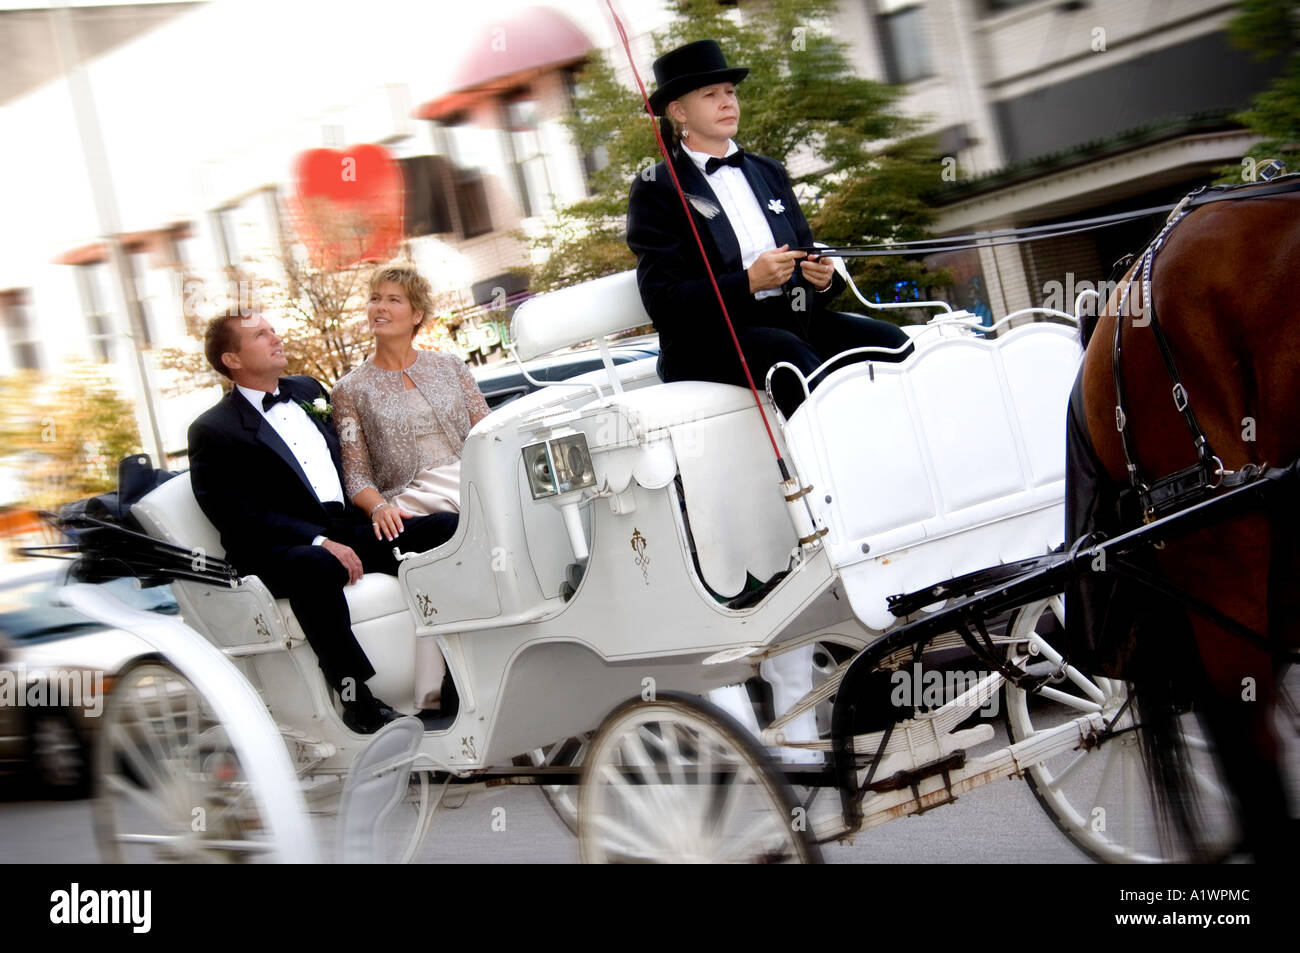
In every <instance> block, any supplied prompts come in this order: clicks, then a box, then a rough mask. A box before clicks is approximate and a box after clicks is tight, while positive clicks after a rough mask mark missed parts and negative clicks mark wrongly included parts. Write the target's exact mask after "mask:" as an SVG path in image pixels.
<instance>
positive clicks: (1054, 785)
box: [1047, 751, 1088, 790]
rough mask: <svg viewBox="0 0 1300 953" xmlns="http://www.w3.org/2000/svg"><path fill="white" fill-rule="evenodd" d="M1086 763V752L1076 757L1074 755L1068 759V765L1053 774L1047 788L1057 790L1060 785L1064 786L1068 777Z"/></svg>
mask: <svg viewBox="0 0 1300 953" xmlns="http://www.w3.org/2000/svg"><path fill="white" fill-rule="evenodd" d="M1087 761H1088V752H1087V751H1081V752H1079V753H1078V754H1077V755H1075V756H1074V757H1073V758H1071V759H1070V763H1069V764H1067V765H1066V766H1065V767H1064V768H1062V769H1061V770H1060V771H1057V772H1054V773H1053V775H1052V780H1051V781H1050V782H1049V783H1048V785H1047V786H1048V787H1050V788H1051V789H1052V790H1056V789H1058V788H1059V787H1060V786H1061V785H1062V784H1064V783H1065V782H1066V781H1068V780H1069V779H1070V775H1072V774H1074V772H1075V771H1076V770H1077V769H1078V768H1080V767H1082V766H1083V765H1084V764H1086V763H1087Z"/></svg>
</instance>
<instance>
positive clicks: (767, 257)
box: [745, 245, 804, 294]
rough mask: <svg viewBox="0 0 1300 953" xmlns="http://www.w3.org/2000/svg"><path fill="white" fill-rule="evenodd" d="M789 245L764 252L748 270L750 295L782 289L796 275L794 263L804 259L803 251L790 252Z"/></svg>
mask: <svg viewBox="0 0 1300 953" xmlns="http://www.w3.org/2000/svg"><path fill="white" fill-rule="evenodd" d="M789 249H790V246H789V245H782V246H781V247H780V248H773V249H770V250H769V251H765V252H763V254H761V255H759V256H758V258H756V259H755V260H754V263H753V264H752V265H750V266H749V268H748V269H747V270H746V272H745V273H746V274H747V275H749V293H750V294H754V293H756V292H759V291H767V290H769V289H772V288H780V287H781V286H782V285H783V284H785V283H786V282H787V281H789V280H790V276H791V275H793V274H794V263H795V262H796V261H798V260H799V259H800V258H803V257H804V253H803V252H801V251H790V250H789Z"/></svg>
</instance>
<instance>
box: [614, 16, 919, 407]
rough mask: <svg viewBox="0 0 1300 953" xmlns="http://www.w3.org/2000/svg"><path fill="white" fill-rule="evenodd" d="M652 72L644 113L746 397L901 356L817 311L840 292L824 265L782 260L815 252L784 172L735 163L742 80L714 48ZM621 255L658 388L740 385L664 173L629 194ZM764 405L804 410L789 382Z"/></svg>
mask: <svg viewBox="0 0 1300 953" xmlns="http://www.w3.org/2000/svg"><path fill="white" fill-rule="evenodd" d="M654 72H655V80H656V81H657V83H658V87H657V88H656V90H655V92H654V94H653V95H651V97H650V105H651V108H652V109H654V111H655V114H656V115H658V116H661V117H664V119H663V123H662V124H663V126H664V130H665V131H664V140H665V142H666V143H668V144H669V145H670V153H671V154H672V156H673V166H674V168H675V169H676V171H677V176H678V179H679V180H680V182H681V186H682V191H684V192H685V193H686V197H687V201H688V203H689V204H690V206H691V208H692V212H691V216H692V218H694V220H695V225H696V230H697V231H698V232H699V235H700V239H701V241H702V242H703V243H704V249H705V253H706V255H707V256H708V260H709V265H710V266H711V267H712V269H713V273H714V275H715V276H716V278H717V282H718V289H719V290H720V291H721V292H722V298H723V300H724V301H725V302H726V304H727V312H728V314H730V315H731V321H732V324H733V325H734V327H735V329H736V337H737V338H738V339H739V341H740V348H741V351H742V352H743V353H744V355H745V360H746V362H747V363H748V364H749V369H750V372H751V373H752V374H753V377H754V383H755V385H757V386H758V387H759V388H760V389H761V388H762V387H763V381H764V379H765V377H766V375H767V371H768V368H770V367H771V366H772V365H773V364H776V363H777V362H778V361H788V362H789V363H791V364H794V365H795V366H796V367H798V368H799V370H800V371H802V372H803V373H804V375H805V376H807V375H809V374H810V373H811V372H812V371H813V370H815V369H816V368H817V367H819V366H820V365H821V364H822V363H824V362H825V361H826V360H827V359H828V358H831V357H834V356H835V355H836V354H839V353H840V352H842V351H846V350H849V349H850V348H856V347H868V346H873V347H883V348H899V347H903V346H905V345H907V344H908V338H907V335H906V334H904V333H903V331H902V329H900V328H898V327H897V326H896V325H893V324H890V323H888V322H886V321H877V320H875V319H873V318H865V317H862V316H860V315H853V314H841V313H839V312H836V311H830V310H827V309H826V307H825V305H826V303H827V302H829V301H831V300H832V299H833V298H835V296H836V295H838V294H839V293H840V292H841V291H843V290H844V287H845V282H844V279H843V278H841V277H840V276H839V275H837V274H836V273H835V269H834V266H833V265H832V264H831V262H829V261H827V260H824V259H821V258H818V257H808V256H806V254H805V253H804V252H802V251H791V250H790V249H791V247H808V246H811V245H812V243H813V236H812V231H811V229H809V227H808V223H807V221H806V220H805V219H804V216H803V212H802V211H801V210H800V208H799V202H798V200H797V199H796V198H795V195H794V190H793V188H792V186H791V184H790V177H789V176H788V175H787V174H786V171H785V169H784V167H782V165H781V163H779V162H777V161H776V160H774V159H769V158H767V157H766V156H759V155H753V154H751V153H747V152H743V151H742V150H740V149H739V148H737V147H736V144H735V142H733V141H732V138H731V137H732V136H734V135H735V134H736V133H737V131H738V130H739V128H740V125H739V124H740V103H739V101H738V100H737V99H736V86H735V84H736V83H739V82H740V81H741V80H742V79H744V78H745V76H746V75H747V74H748V72H749V70H747V69H743V68H735V69H732V68H728V66H727V63H726V60H725V59H724V58H723V55H722V49H721V48H720V47H719V46H718V44H717V42H716V41H714V40H700V41H698V42H695V43H688V44H687V45H685V46H682V47H679V48H677V49H675V50H672V51H671V52H669V53H665V54H664V55H663V56H661V57H659V59H657V60H656V61H655V64H654ZM627 243H628V246H629V247H630V248H631V249H632V251H633V252H634V253H635V254H636V256H637V283H638V285H639V287H640V290H641V300H642V302H643V303H644V304H645V308H646V311H647V312H648V313H649V314H650V317H651V318H652V319H653V320H654V324H655V328H656V329H657V330H658V331H659V346H660V350H661V352H662V354H663V363H662V373H663V377H664V380H666V381H679V380H708V381H718V382H720V383H724V384H739V385H741V386H744V385H745V377H744V373H743V371H742V369H741V365H740V360H739V358H738V357H737V356H736V349H735V345H734V344H733V343H732V341H731V337H730V335H729V334H728V333H727V329H726V324H725V323H724V321H723V319H722V314H721V310H720V309H719V307H718V303H717V298H716V296H715V295H714V292H713V287H712V285H711V283H710V282H709V278H708V274H707V272H706V271H705V267H704V261H703V260H702V259H701V257H700V252H699V249H698V248H697V246H696V244H695V238H694V236H693V235H692V233H691V227H690V222H688V221H687V218H686V213H685V212H684V211H683V209H682V203H681V199H680V198H679V197H678V195H677V191H676V189H675V187H674V186H673V180H672V176H671V175H670V174H669V172H668V169H667V167H666V165H665V163H663V162H660V163H659V164H658V165H657V166H655V168H654V170H653V174H649V175H639V176H637V177H636V179H635V180H634V181H633V183H632V189H631V193H630V195H629V197H628V209H627ZM909 353H911V348H910V346H909V347H907V349H906V350H903V351H900V352H899V354H898V355H893V356H881V357H876V358H872V359H873V360H901V359H902V358H903V357H904V356H906V355H907V354H909ZM863 359H865V358H862V357H858V358H855V360H863ZM814 384H815V382H814ZM773 394H774V396H775V398H776V403H777V406H779V407H780V408H781V411H782V413H784V414H785V415H786V416H787V417H788V416H789V415H790V414H791V413H793V411H794V409H795V408H796V407H798V405H799V403H800V402H801V401H802V400H803V391H802V390H801V389H800V387H799V385H798V383H797V382H796V381H795V379H794V377H793V375H791V374H788V373H786V374H778V375H777V376H776V377H775V378H774V379H773Z"/></svg>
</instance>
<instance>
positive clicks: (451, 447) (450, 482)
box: [330, 351, 488, 708]
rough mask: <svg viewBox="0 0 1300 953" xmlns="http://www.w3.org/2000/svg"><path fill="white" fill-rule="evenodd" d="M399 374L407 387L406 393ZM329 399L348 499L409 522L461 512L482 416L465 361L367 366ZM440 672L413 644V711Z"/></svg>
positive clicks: (425, 358)
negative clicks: (463, 467)
mask: <svg viewBox="0 0 1300 953" xmlns="http://www.w3.org/2000/svg"><path fill="white" fill-rule="evenodd" d="M404 376H405V377H409V378H410V379H411V382H412V383H414V384H415V387H414V388H412V389H409V390H408V389H407V388H406V386H405V384H404V383H403V377H404ZM330 400H331V403H332V404H333V406H334V426H335V429H337V431H338V435H339V443H340V446H341V448H342V452H343V486H344V489H345V491H346V493H347V495H348V499H355V498H356V495H357V494H358V493H360V492H361V491H362V490H365V489H372V490H378V491H379V494H380V495H381V496H382V497H383V498H384V499H385V500H386V501H388V502H389V503H392V504H394V505H395V506H398V507H399V508H401V509H403V510H405V511H406V512H407V513H410V514H412V515H415V516H425V515H428V514H430V513H445V512H453V513H459V512H460V454H461V449H462V448H463V447H464V445H465V437H466V436H468V434H469V431H470V428H471V427H473V426H474V424H476V423H478V422H479V421H480V420H482V419H483V418H484V417H486V416H487V414H488V406H487V401H485V400H484V399H483V394H482V392H481V391H480V390H479V389H478V384H476V383H475V382H474V377H473V375H471V374H470V372H469V368H468V367H466V366H465V362H464V361H462V360H461V359H460V358H458V357H454V356H452V355H450V354H442V353H439V352H437V351H417V352H416V358H415V363H414V364H412V365H411V366H410V367H408V368H406V370H405V371H386V370H384V369H382V368H379V367H375V365H373V364H371V363H370V362H369V361H367V362H366V363H364V364H362V365H361V366H360V367H358V368H356V369H354V370H353V371H351V372H349V373H348V374H346V375H344V376H343V377H342V378H341V379H340V380H339V382H338V383H337V384H336V385H334V391H333V393H331V395H330ZM445 671H446V662H445V661H444V660H443V658H442V653H441V652H439V651H438V646H437V643H436V642H435V641H434V640H433V639H432V638H425V639H420V640H419V641H418V643H417V645H416V666H415V699H416V702H415V703H416V705H417V706H419V707H420V708H434V707H437V706H438V704H439V701H440V697H441V689H442V676H443V673H444V672H445Z"/></svg>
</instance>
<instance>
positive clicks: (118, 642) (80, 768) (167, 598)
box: [0, 560, 179, 799]
mask: <svg viewBox="0 0 1300 953" xmlns="http://www.w3.org/2000/svg"><path fill="white" fill-rule="evenodd" d="M67 569H68V564H67V563H55V562H46V561H44V560H41V561H38V562H36V563H34V564H20V565H18V566H16V567H8V568H7V569H6V570H5V571H4V572H3V573H0V775H3V774H9V775H16V776H18V777H19V778H20V781H22V782H23V783H25V784H26V785H27V786H28V788H29V789H30V790H31V791H32V793H37V794H42V795H45V796H48V797H55V798H60V799H63V798H76V797H84V796H86V795H87V794H89V793H90V790H91V778H92V776H93V771H92V760H91V759H92V756H93V751H94V744H95V739H96V735H97V729H98V725H99V716H100V715H101V714H102V713H103V710H104V701H105V699H106V697H107V695H108V693H109V691H111V689H112V687H113V682H114V680H115V678H116V677H117V675H118V674H119V673H120V672H121V671H122V670H123V669H124V668H125V667H126V666H127V665H128V664H130V663H131V662H132V661H133V660H135V659H136V658H139V657H140V656H142V655H145V654H148V653H150V652H152V648H151V647H150V646H149V644H148V643H146V642H145V641H143V640H142V639H140V638H138V637H137V636H135V635H132V634H131V633H129V632H124V631H122V630H120V629H110V628H106V627H105V626H104V625H103V624H102V623H100V622H96V621H95V620H93V619H90V618H88V617H87V616H84V615H82V614H81V613H79V612H76V611H75V610H73V609H69V608H67V607H66V606H62V605H59V604H58V603H57V599H56V593H57V591H58V589H59V588H60V587H61V586H63V585H65V584H66V582H67V581H68V580H67V579H66V573H67ZM102 585H104V586H105V587H106V588H108V589H109V590H111V591H112V593H113V595H114V596H116V597H117V598H118V599H121V600H122V601H123V602H125V603H127V604H129V605H132V606H134V607H136V608H140V609H146V610H150V611H155V612H162V613H164V614H169V615H174V614H176V613H177V612H178V611H179V609H178V607H177V605H176V600H175V599H174V598H173V597H172V594H171V590H170V589H168V588H167V587H166V586H159V587H156V588H153V589H136V588H135V585H134V582H133V581H132V580H130V579H118V580H114V581H113V582H108V583H102Z"/></svg>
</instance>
